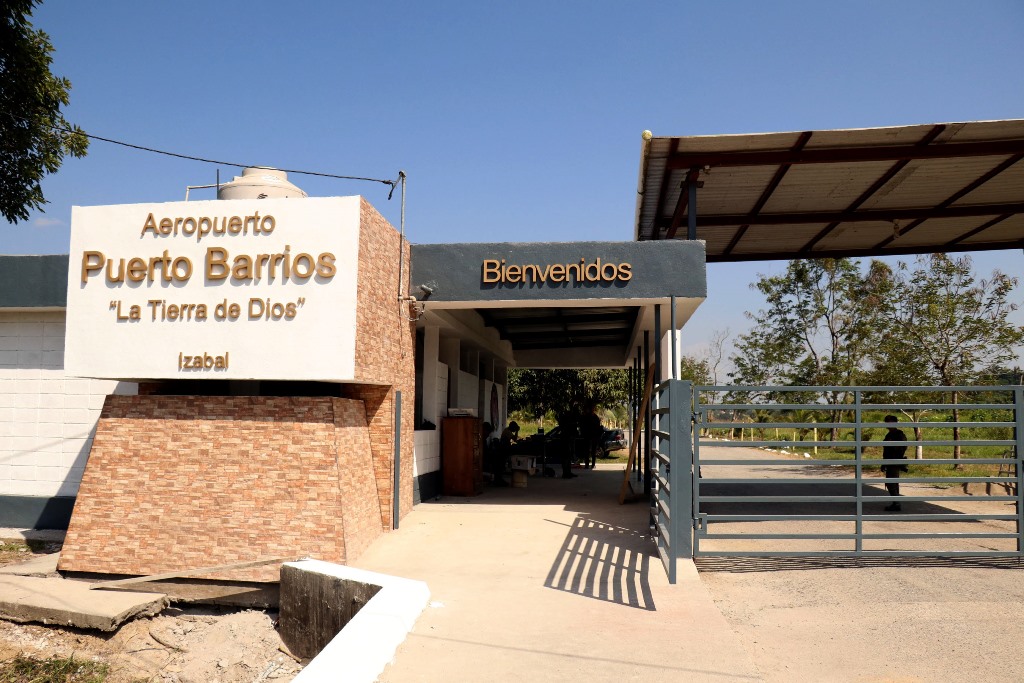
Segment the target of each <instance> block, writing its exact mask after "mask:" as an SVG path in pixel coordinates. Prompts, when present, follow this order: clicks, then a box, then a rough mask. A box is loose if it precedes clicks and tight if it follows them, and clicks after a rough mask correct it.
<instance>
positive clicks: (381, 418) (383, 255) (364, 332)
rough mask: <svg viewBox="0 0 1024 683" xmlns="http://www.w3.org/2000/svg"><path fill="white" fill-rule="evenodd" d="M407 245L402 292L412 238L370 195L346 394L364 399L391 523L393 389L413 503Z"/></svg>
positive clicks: (363, 220) (405, 485) (405, 488)
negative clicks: (352, 377)
mask: <svg viewBox="0 0 1024 683" xmlns="http://www.w3.org/2000/svg"><path fill="white" fill-rule="evenodd" d="M400 244H401V247H402V248H403V249H404V254H405V270H404V273H403V277H404V280H405V282H404V283H403V287H402V292H407V291H408V289H409V271H410V267H409V258H410V252H409V243H408V242H405V243H404V244H403V243H402V240H401V235H400V234H399V233H398V231H397V230H395V228H394V226H392V225H391V224H390V223H388V222H387V220H385V218H384V217H383V216H381V215H380V214H379V213H378V212H377V210H376V209H374V208H373V206H372V205H371V204H370V203H369V202H367V201H366V200H365V199H363V200H362V204H361V208H360V232H359V283H358V292H357V304H356V379H357V380H358V381H359V382H365V383H366V384H360V385H346V386H345V387H344V389H343V393H344V395H345V396H349V397H352V398H357V399H359V400H362V401H363V402H364V404H365V405H366V421H367V423H368V424H369V426H370V442H371V447H372V449H373V463H374V476H375V477H376V480H377V488H378V492H379V496H380V512H381V524H382V526H383V527H384V528H385V529H390V528H391V525H392V514H393V513H392V490H393V488H394V484H393V482H394V473H393V468H392V464H393V463H394V457H395V455H394V414H395V413H394V392H395V390H399V391H401V392H402V415H403V418H402V434H401V441H402V446H401V470H402V471H401V473H400V475H401V478H400V481H401V491H400V496H399V501H400V503H399V515H400V516H405V514H406V513H408V512H409V510H411V509H412V504H413V471H412V466H413V414H414V411H413V402H414V401H415V386H416V368H415V363H414V353H415V345H416V326H415V323H413V322H412V321H410V320H409V306H408V304H401V305H400V304H399V302H398V292H399V287H398V277H399V270H400V267H399V245H400Z"/></svg>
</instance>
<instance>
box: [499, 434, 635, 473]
mask: <svg viewBox="0 0 1024 683" xmlns="http://www.w3.org/2000/svg"><path fill="white" fill-rule="evenodd" d="M575 441H576V449H575V450H576V453H577V460H582V453H583V449H584V448H585V446H584V440H583V437H581V436H580V435H579V434H577V435H576V439H575ZM517 445H518V446H519V448H520V449H521V451H522V452H526V453H532V454H534V455H543V454H545V453H546V454H547V461H548V464H549V465H550V464H552V463H558V462H559V458H560V457H561V451H562V448H563V445H564V444H563V442H562V428H561V427H560V426H557V427H554V428H553V429H552V430H551V431H549V432H545V433H544V434H534V435H533V436H531V437H529V438H527V439H524V440H523V441H521V442H520V443H519V444H517ZM628 446H629V444H628V442H627V441H626V435H625V433H624V432H623V431H622V430H621V429H605V430H604V433H603V434H602V435H601V453H600V454H599V455H600V457H602V458H607V457H609V456H610V454H611V453H612V452H613V451H620V450H622V449H623V448H627V447H628Z"/></svg>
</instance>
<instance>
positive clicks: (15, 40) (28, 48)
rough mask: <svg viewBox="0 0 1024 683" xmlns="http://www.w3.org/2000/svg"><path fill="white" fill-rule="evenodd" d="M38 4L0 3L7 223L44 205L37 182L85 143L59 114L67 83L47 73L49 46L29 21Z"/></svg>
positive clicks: (1, 175) (1, 147) (0, 148)
mask: <svg viewBox="0 0 1024 683" xmlns="http://www.w3.org/2000/svg"><path fill="white" fill-rule="evenodd" d="M37 4H38V0H7V1H6V2H4V3H3V4H2V5H0V214H3V216H4V218H6V219H7V220H8V221H11V222H12V223H17V222H18V221H19V220H27V219H28V216H29V210H30V209H39V208H41V207H42V206H43V204H45V203H46V199H45V198H44V197H43V190H42V186H41V185H40V182H41V181H42V179H43V176H44V175H46V174H47V173H53V172H55V171H56V170H57V169H59V168H60V165H61V163H62V162H63V160H64V157H65V156H66V155H69V154H70V155H71V156H75V157H82V156H85V152H86V149H87V148H88V146H89V140H88V139H87V138H86V137H85V134H84V133H83V132H82V129H81V128H79V127H78V126H72V125H70V124H69V123H68V122H67V121H66V120H65V119H64V116H63V115H62V114H61V107H62V106H67V104H68V102H69V99H68V91H69V90H70V89H71V82H70V81H69V80H68V79H66V78H59V77H56V76H54V75H53V74H52V73H50V65H51V64H52V62H53V59H52V57H51V54H52V52H53V45H52V44H51V43H50V38H49V36H47V35H46V34H45V33H43V32H42V31H38V30H36V29H35V28H33V27H32V23H31V22H30V21H29V17H30V16H31V15H32V9H33V7H34V6H35V5H37Z"/></svg>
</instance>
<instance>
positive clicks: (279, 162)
mask: <svg viewBox="0 0 1024 683" xmlns="http://www.w3.org/2000/svg"><path fill="white" fill-rule="evenodd" d="M34 23H35V24H36V26H37V27H39V28H42V29H43V30H45V31H46V32H48V33H49V34H50V36H51V38H52V40H53V43H54V45H55V47H56V54H55V59H54V71H55V72H56V73H58V74H60V75H63V76H67V77H68V78H70V79H71V81H72V84H73V89H72V92H71V106H70V107H68V108H67V111H66V114H67V117H68V119H69V120H71V121H73V122H75V123H77V124H79V125H81V126H82V127H83V128H84V129H85V130H86V131H88V132H90V133H94V134H96V135H100V136H104V137H110V138H115V139H120V140H125V141H128V142H132V143H135V144H139V145H144V146H149V147H155V148H158V149H165V150H170V151H174V152H179V153H183V154H191V155H196V156H202V157H207V158H213V159H220V160H225V161H231V162H238V163H243V164H266V165H272V166H277V167H281V168H295V169H303V170H312V171H322V172H327V173H336V174H343V175H358V176H371V177H378V178H393V177H395V176H396V175H397V173H398V170H399V169H403V170H405V171H406V173H407V174H408V177H409V185H408V202H407V212H406V225H407V234H408V236H409V238H410V239H411V240H412V241H413V242H417V243H425V242H460V241H474V242H475V241H573V240H580V239H597V240H629V239H632V230H633V217H634V208H635V190H636V181H637V173H638V166H639V153H640V134H641V132H642V131H643V130H644V129H649V130H651V131H653V132H654V134H655V135H695V134H716V133H749V132H762V131H789V130H805V129H821V128H857V127H870V126H886V125H900V124H916V123H937V122H949V121H965V120H982V119H1000V118H1022V117H1024V41H1022V40H1021V36H1022V35H1024V3H1022V2H1020V0H1002V1H999V0H987V1H979V2H977V3H972V4H970V5H969V6H968V5H967V4H965V3H963V2H947V1H944V0H928V1H900V2H892V1H891V0H890V1H888V2H842V3H840V2H827V3H826V2H820V1H819V2H787V3H781V2H780V3H771V2H661V3H649V2H615V3H613V2H550V1H548V2H532V1H520V2H516V3H506V4H501V5H499V4H497V3H481V2H439V3H423V2H389V3H344V2H307V3H293V4H291V5H287V4H284V3H280V2H259V1H251V2H220V3H209V2H186V1H179V2H174V3H150V2H137V1H135V2H102V3H80V2H75V3H73V2H60V1H58V0H50V1H49V2H46V3H44V4H43V5H42V6H41V7H39V8H37V9H36V11H35V14H34ZM217 168H219V169H220V172H221V177H222V179H224V178H228V177H230V176H231V175H233V174H235V173H237V172H238V169H234V168H231V167H229V166H224V165H222V166H219V167H218V166H213V165H208V164H201V163H197V162H188V161H183V160H177V159H171V158H167V157H161V156H155V155H151V154H145V153H141V152H137V151H132V150H128V149H124V148H121V147H117V146H113V145H110V144H108V143H104V142H93V143H92V146H91V148H90V152H89V155H88V156H87V157H85V158H84V159H71V160H68V161H67V162H65V164H64V166H63V168H62V169H61V170H60V171H59V172H58V173H57V174H55V175H53V176H51V177H49V178H47V179H46V181H45V182H44V186H43V189H44V192H45V194H46V197H47V199H48V200H49V202H50V203H49V204H48V205H47V207H46V211H45V212H43V213H35V214H33V216H32V218H31V219H30V220H29V221H28V222H27V223H21V224H18V225H16V226H10V225H5V224H3V223H2V222H0V252H4V253H66V252H67V248H68V234H69V233H68V231H69V225H68V224H69V222H70V207H71V206H72V205H95V204H120V203H132V202H159V201H177V200H181V199H183V198H184V192H185V186H186V185H190V184H191V185H194V184H203V183H212V182H214V177H215V172H216V170H217ZM290 179H291V180H292V181H293V182H295V183H296V184H298V185H299V186H300V187H302V188H303V189H305V190H306V191H307V192H309V193H310V194H311V195H314V196H329V195H351V194H363V195H365V196H366V197H367V198H368V199H369V200H370V201H371V202H372V203H373V204H374V205H375V206H376V207H377V208H378V209H379V210H380V211H381V212H382V213H383V214H384V215H385V216H387V217H388V218H389V219H390V220H391V221H392V222H393V223H394V224H396V225H397V224H398V219H399V204H398V200H397V198H396V199H394V200H392V201H390V202H389V201H388V200H387V188H386V187H385V186H383V185H379V184H367V183H356V182H350V181H337V180H327V179H319V178H312V177H308V176H292V177H291V178H290ZM194 196H195V197H196V198H205V197H204V195H202V194H201V193H200V194H196V195H194ZM210 196H212V194H211V195H210ZM974 260H975V263H976V265H977V269H978V271H979V273H981V274H983V275H987V274H988V273H990V272H991V270H992V269H993V268H1000V269H1002V270H1004V271H1005V272H1009V273H1011V274H1017V273H1020V272H1021V270H1022V268H1021V266H1022V264H1024V255H1022V254H1021V252H1019V251H1012V252H994V253H988V254H984V253H982V254H976V255H974ZM784 267H785V264H784V263H782V262H774V263H748V264H711V265H709V267H708V271H709V272H708V290H709V298H708V302H707V303H705V305H704V306H702V307H701V309H700V310H699V311H698V313H697V314H696V316H695V317H694V319H693V320H692V321H691V323H690V324H689V325H687V327H686V329H685V330H684V337H683V338H684V344H685V345H686V346H687V347H688V348H689V349H691V350H696V349H698V348H699V347H700V345H701V344H702V343H703V342H704V340H705V339H706V338H707V337H708V335H709V333H710V331H711V330H714V329H723V328H725V327H729V328H731V329H732V331H733V332H734V333H735V332H739V331H742V330H744V329H745V328H746V324H747V323H746V321H745V320H744V318H743V316H742V312H743V311H744V310H746V309H753V308H757V307H758V306H759V305H760V302H759V301H758V299H757V298H756V296H755V294H754V293H753V292H751V291H750V290H749V289H748V286H747V285H748V284H749V283H750V282H751V281H752V280H753V279H754V278H755V277H756V275H757V274H758V273H775V272H778V271H779V270H781V269H783V268H784ZM1015 298H1016V299H1017V300H1018V301H1022V300H1024V294H1022V293H1021V291H1018V292H1016V294H1015ZM1020 322H1024V321H1020Z"/></svg>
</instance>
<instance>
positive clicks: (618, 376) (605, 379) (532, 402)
mask: <svg viewBox="0 0 1024 683" xmlns="http://www.w3.org/2000/svg"><path fill="white" fill-rule="evenodd" d="M628 396H629V380H628V378H627V374H626V371H625V370H527V369H522V368H513V369H511V370H509V373H508V404H509V409H510V410H520V411H523V412H524V413H526V414H528V415H532V416H533V417H534V418H539V417H540V416H542V415H545V414H546V413H548V412H550V411H554V412H556V413H559V412H562V411H566V410H570V411H577V412H580V411H583V410H585V409H586V408H587V407H588V406H589V405H591V404H593V405H594V406H596V407H598V408H612V407H614V406H617V405H623V404H625V403H626V400H627V398H628Z"/></svg>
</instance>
